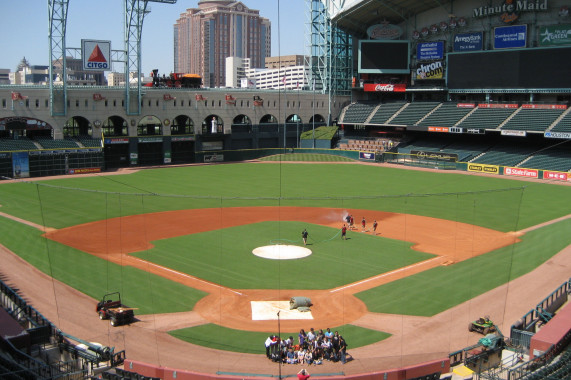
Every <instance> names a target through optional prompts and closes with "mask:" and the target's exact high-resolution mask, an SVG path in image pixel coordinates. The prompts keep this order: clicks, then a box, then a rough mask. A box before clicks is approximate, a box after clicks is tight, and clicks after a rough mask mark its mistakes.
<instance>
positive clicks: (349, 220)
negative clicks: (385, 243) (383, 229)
mask: <svg viewBox="0 0 571 380" xmlns="http://www.w3.org/2000/svg"><path fill="white" fill-rule="evenodd" d="M345 222H346V223H345V224H343V227H341V239H343V240H346V239H347V230H348V229H349V230H357V227H356V226H355V219H354V218H353V215H350V214H348V215H347V216H346V217H345ZM378 226H379V223H377V221H376V220H374V221H373V225H372V226H371V233H372V234H373V235H376V234H377V227H378ZM361 232H369V230H367V220H366V219H365V217H363V219H361Z"/></svg>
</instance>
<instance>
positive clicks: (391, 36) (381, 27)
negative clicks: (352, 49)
mask: <svg viewBox="0 0 571 380" xmlns="http://www.w3.org/2000/svg"><path fill="white" fill-rule="evenodd" d="M367 35H368V36H369V37H370V38H371V39H372V40H396V39H397V38H399V37H400V36H402V29H401V27H400V26H398V25H393V24H389V23H388V22H383V23H382V24H376V25H373V26H370V27H369V28H368V29H367Z"/></svg>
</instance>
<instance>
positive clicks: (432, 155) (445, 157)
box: [410, 150, 458, 162]
mask: <svg viewBox="0 0 571 380" xmlns="http://www.w3.org/2000/svg"><path fill="white" fill-rule="evenodd" d="M410 153H411V154H412V155H414V156H416V157H418V158H420V159H421V160H422V159H424V160H440V161H450V162H456V161H458V155H457V154H456V153H442V152H429V151H426V150H411V151H410Z"/></svg>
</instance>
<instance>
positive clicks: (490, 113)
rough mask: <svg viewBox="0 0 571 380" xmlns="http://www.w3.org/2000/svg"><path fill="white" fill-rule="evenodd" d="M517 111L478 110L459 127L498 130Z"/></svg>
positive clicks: (502, 109)
mask: <svg viewBox="0 0 571 380" xmlns="http://www.w3.org/2000/svg"><path fill="white" fill-rule="evenodd" d="M514 111H515V109H513V108H477V109H476V110H475V111H474V112H472V113H471V114H470V116H468V117H467V118H466V119H464V120H463V121H462V122H460V124H458V125H457V127H462V128H481V129H496V128H498V126H499V125H500V124H502V123H503V122H504V121H505V120H506V119H507V118H508V117H509V116H510V115H511V114H512V113H514Z"/></svg>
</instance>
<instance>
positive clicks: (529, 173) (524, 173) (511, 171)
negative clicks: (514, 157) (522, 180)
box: [504, 167, 538, 178]
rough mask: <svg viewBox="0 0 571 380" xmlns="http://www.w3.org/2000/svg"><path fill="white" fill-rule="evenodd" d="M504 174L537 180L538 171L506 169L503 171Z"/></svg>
mask: <svg viewBox="0 0 571 380" xmlns="http://www.w3.org/2000/svg"><path fill="white" fill-rule="evenodd" d="M504 174H505V175H512V176H516V177H527V178H537V177H538V170H535V169H520V168H510V167H506V168H505V169H504Z"/></svg>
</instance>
